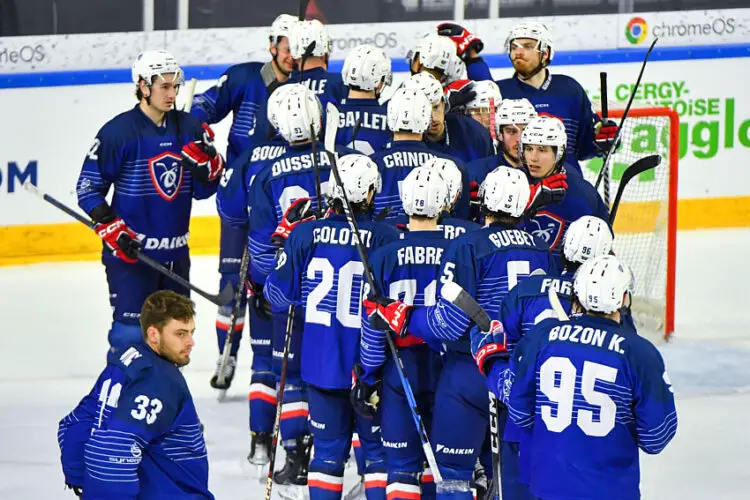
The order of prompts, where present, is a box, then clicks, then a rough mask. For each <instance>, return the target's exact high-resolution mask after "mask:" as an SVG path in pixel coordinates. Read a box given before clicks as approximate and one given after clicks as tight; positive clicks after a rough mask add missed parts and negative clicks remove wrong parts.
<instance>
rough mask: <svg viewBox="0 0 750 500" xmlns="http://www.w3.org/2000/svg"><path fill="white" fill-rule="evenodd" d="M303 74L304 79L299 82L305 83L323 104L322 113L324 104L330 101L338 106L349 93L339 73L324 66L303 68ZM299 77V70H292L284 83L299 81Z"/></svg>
mask: <svg viewBox="0 0 750 500" xmlns="http://www.w3.org/2000/svg"><path fill="white" fill-rule="evenodd" d="M303 76H304V80H302V82H301V83H303V84H305V86H307V88H309V89H310V90H312V91H313V92H314V93H315V95H316V96H318V99H319V100H320V104H322V105H323V112H324V113H325V109H326V104H328V103H329V102H330V103H332V104H334V105H336V106H337V107H338V105H339V104H340V103H341V102H342V101H343V100H344V99H345V98H346V96H347V95H349V89H348V88H347V87H346V85H344V81H343V80H342V79H341V75H340V74H339V73H329V72H328V71H326V70H325V69H324V68H320V67H318V68H312V69H305V72H304V74H303ZM299 77H300V74H299V72H298V71H294V72H292V74H290V75H289V80H288V81H287V82H286V83H300V78H299Z"/></svg>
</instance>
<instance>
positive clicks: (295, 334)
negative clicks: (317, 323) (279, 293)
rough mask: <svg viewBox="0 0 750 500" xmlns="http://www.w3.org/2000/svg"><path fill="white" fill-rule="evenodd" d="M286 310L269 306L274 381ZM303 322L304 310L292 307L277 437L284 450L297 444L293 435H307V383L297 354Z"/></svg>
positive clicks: (299, 352)
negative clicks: (304, 380) (303, 378)
mask: <svg viewBox="0 0 750 500" xmlns="http://www.w3.org/2000/svg"><path fill="white" fill-rule="evenodd" d="M287 311H288V310H287V309H276V308H273V310H272V312H273V319H272V323H273V341H272V345H273V372H274V374H275V376H276V380H277V381H278V380H279V379H280V376H281V360H282V357H283V355H284V340H285V338H286V323H287ZM304 324H305V314H304V309H303V308H301V307H295V308H294V326H293V329H292V344H291V349H290V350H289V360H288V362H287V369H286V386H285V387H284V400H283V401H282V405H281V428H280V430H281V438H282V445H283V446H284V448H285V449H287V450H290V449H294V448H295V447H296V446H297V437H299V436H301V435H303V434H307V433H308V432H309V431H308V426H307V416H308V414H309V411H308V406H307V386H306V384H305V383H304V382H302V374H301V370H300V356H301V350H302V349H301V347H302V329H303V327H304Z"/></svg>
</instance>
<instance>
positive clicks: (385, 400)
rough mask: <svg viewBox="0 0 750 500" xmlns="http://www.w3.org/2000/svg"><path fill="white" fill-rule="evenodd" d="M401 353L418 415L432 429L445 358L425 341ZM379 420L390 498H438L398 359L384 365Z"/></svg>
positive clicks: (427, 427) (403, 349)
mask: <svg viewBox="0 0 750 500" xmlns="http://www.w3.org/2000/svg"><path fill="white" fill-rule="evenodd" d="M399 354H400V355H401V359H402V360H403V362H404V369H405V371H406V376H407V378H408V379H409V383H410V385H411V388H412V391H413V392H414V398H415V399H416V402H417V408H418V410H419V414H420V415H421V416H422V420H423V422H424V424H425V428H426V429H429V428H430V426H431V423H432V412H433V403H434V399H435V388H436V387H437V381H438V377H439V375H440V369H441V367H442V364H443V361H442V358H441V357H440V354H438V353H437V352H435V351H433V350H432V349H430V348H429V347H428V346H427V345H424V344H423V345H416V346H412V347H407V348H401V349H399ZM380 419H381V432H382V433H383V445H384V448H385V455H386V459H387V462H386V463H387V466H388V487H387V494H388V499H389V500H395V499H413V498H420V494H421V498H422V499H425V500H426V499H429V498H435V483H434V482H433V481H432V471H429V470H425V469H424V464H425V456H424V452H423V451H422V442H421V440H420V439H419V433H418V432H417V429H416V427H415V425H414V422H413V418H412V415H411V409H410V407H409V402H408V401H407V399H406V394H405V393H404V388H403V385H402V384H401V379H400V377H399V374H398V369H397V367H396V362H395V361H394V360H393V358H391V357H389V358H388V359H387V360H386V362H385V365H384V366H383V389H382V391H381V400H380ZM423 471H424V472H425V473H424V475H423ZM420 478H421V480H422V481H421V483H422V484H420Z"/></svg>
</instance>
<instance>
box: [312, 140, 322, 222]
mask: <svg viewBox="0 0 750 500" xmlns="http://www.w3.org/2000/svg"><path fill="white" fill-rule="evenodd" d="M310 139H311V141H312V142H311V143H310V147H311V148H312V161H313V171H314V173H315V198H316V205H317V207H318V213H317V218H318V219H320V218H322V217H323V193H322V192H321V191H322V189H321V187H320V186H321V184H320V165H319V164H318V138H317V137H316V135H315V127H314V126H313V125H310Z"/></svg>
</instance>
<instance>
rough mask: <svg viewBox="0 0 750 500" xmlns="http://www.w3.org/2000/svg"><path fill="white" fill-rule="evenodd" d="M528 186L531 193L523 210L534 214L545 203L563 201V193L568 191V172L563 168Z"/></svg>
mask: <svg viewBox="0 0 750 500" xmlns="http://www.w3.org/2000/svg"><path fill="white" fill-rule="evenodd" d="M529 187H530V188H531V194H530V195H529V201H528V203H527V204H526V210H525V212H527V213H528V214H534V213H536V211H537V210H539V209H540V208H542V207H543V206H545V205H550V204H552V203H560V202H561V201H563V199H564V198H565V193H567V192H568V174H566V173H565V169H563V171H562V172H560V173H558V174H555V175H550V176H549V177H545V178H544V179H542V180H541V181H539V182H537V183H536V184H534V185H532V186H529Z"/></svg>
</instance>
